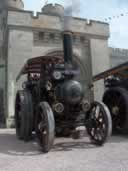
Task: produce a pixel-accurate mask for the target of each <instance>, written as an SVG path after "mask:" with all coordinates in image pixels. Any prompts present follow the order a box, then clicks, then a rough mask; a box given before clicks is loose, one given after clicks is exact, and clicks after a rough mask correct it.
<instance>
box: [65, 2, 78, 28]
mask: <svg viewBox="0 0 128 171" xmlns="http://www.w3.org/2000/svg"><path fill="white" fill-rule="evenodd" d="M64 8H65V17H64V28H63V29H64V30H68V31H71V25H72V17H73V16H78V15H79V13H80V0H71V1H69V0H65V6H64Z"/></svg>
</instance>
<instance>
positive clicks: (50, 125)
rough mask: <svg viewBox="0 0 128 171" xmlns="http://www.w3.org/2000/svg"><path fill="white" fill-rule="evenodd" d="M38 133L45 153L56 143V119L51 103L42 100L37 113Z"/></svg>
mask: <svg viewBox="0 0 128 171" xmlns="http://www.w3.org/2000/svg"><path fill="white" fill-rule="evenodd" d="M36 134H37V138H38V140H39V144H40V146H41V147H42V151H43V152H44V153H47V152H49V150H50V149H51V148H52V146H53V143H54V134H55V121H54V115H53V112H52V109H51V107H50V105H49V104H48V103H47V102H41V103H40V104H39V106H38V109H37V113H36Z"/></svg>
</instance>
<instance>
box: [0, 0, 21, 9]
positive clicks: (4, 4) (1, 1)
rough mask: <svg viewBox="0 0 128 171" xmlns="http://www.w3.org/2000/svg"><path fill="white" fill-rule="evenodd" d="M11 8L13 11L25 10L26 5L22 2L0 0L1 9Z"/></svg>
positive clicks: (19, 0)
mask: <svg viewBox="0 0 128 171" xmlns="http://www.w3.org/2000/svg"><path fill="white" fill-rule="evenodd" d="M3 8H9V9H10V8H11V9H18V10H19V9H20V10H21V9H23V8H24V3H23V1H22V0H0V9H3Z"/></svg>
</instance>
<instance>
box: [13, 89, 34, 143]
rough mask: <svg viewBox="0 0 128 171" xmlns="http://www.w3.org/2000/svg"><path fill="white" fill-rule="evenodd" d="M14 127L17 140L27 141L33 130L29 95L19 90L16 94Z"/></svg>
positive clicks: (27, 92) (25, 91)
mask: <svg viewBox="0 0 128 171" xmlns="http://www.w3.org/2000/svg"><path fill="white" fill-rule="evenodd" d="M15 125H16V135H17V137H18V139H23V140H24V141H28V140H30V138H31V135H32V129H33V106H32V97H31V93H30V92H29V91H27V90H20V91H18V92H17V94H16V102H15Z"/></svg>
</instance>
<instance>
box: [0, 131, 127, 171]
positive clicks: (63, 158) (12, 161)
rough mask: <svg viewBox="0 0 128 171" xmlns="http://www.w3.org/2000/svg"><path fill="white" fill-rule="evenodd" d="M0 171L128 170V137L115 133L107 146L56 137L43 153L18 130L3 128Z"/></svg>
mask: <svg viewBox="0 0 128 171" xmlns="http://www.w3.org/2000/svg"><path fill="white" fill-rule="evenodd" d="M0 171H128V137H124V136H123V137H120V136H118V137H117V136H113V137H112V138H111V139H110V141H109V142H108V143H106V144H105V145H104V146H103V147H96V146H94V145H92V144H90V141H89V139H88V138H87V137H86V138H84V139H80V140H72V139H65V138H61V139H56V141H55V145H54V148H53V149H52V151H51V152H49V153H48V154H43V153H42V152H41V151H40V147H39V146H38V144H37V143H36V142H35V141H32V142H29V143H24V142H22V141H19V140H17V139H16V137H15V131H14V130H4V129H3V130H0Z"/></svg>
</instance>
